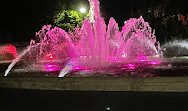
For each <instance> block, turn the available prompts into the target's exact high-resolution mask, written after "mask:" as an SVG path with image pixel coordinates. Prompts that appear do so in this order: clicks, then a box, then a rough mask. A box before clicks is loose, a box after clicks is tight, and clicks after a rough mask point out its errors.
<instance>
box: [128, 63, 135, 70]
mask: <svg viewBox="0 0 188 111" xmlns="http://www.w3.org/2000/svg"><path fill="white" fill-rule="evenodd" d="M127 66H128V68H129V69H135V68H136V66H135V65H134V64H128V65H127Z"/></svg>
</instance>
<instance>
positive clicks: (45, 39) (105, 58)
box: [5, 0, 162, 76]
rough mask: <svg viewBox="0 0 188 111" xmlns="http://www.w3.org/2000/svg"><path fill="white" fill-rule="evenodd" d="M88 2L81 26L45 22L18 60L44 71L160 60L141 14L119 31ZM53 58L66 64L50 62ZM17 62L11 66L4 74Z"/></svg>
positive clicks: (96, 4)
mask: <svg viewBox="0 0 188 111" xmlns="http://www.w3.org/2000/svg"><path fill="white" fill-rule="evenodd" d="M89 3H90V15H89V18H88V19H85V20H84V21H83V23H82V27H81V28H80V27H76V28H75V29H74V30H73V31H68V32H66V31H65V30H63V29H61V28H58V27H54V28H52V26H51V25H47V26H46V25H45V26H43V27H42V29H41V30H40V31H39V32H38V33H36V36H37V40H36V41H34V40H32V41H31V44H30V47H29V48H28V49H26V50H25V51H24V52H23V54H21V56H19V59H20V58H23V59H25V60H26V61H29V63H28V64H38V65H42V67H43V66H44V68H42V69H44V70H45V71H55V70H59V71H60V70H61V71H60V72H66V73H68V72H70V71H71V70H85V71H89V72H95V73H96V72H103V71H104V72H106V71H107V70H109V67H112V66H113V67H116V66H118V65H120V66H121V67H120V69H122V68H124V67H122V66H125V67H126V70H134V69H136V68H137V67H140V66H147V65H149V66H152V65H157V64H159V63H160V62H161V57H162V52H161V48H160V44H159V42H158V41H157V40H156V37H155V31H152V28H151V27H150V26H149V24H148V22H145V21H144V19H143V18H142V17H140V18H138V19H137V18H130V19H129V20H127V21H126V22H125V24H124V26H123V27H122V30H121V31H120V30H119V27H118V24H117V23H116V21H115V20H114V18H110V20H109V23H108V25H106V24H105V21H104V18H102V17H101V15H100V10H99V1H98V0H89ZM49 55H50V56H49ZM54 61H55V62H57V61H59V62H60V63H67V65H66V64H64V65H62V66H54V65H51V64H50V63H54ZM16 62H17V61H15V62H13V63H12V65H10V66H11V67H9V68H8V69H7V71H6V74H5V76H6V75H7V74H8V73H9V71H10V70H11V69H12V67H13V66H14V65H15V64H16ZM66 68H68V69H69V70H66ZM113 70H114V71H115V69H113ZM63 75H65V74H63Z"/></svg>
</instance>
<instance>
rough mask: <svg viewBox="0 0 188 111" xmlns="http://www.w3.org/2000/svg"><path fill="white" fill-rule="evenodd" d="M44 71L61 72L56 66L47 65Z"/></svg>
mask: <svg viewBox="0 0 188 111" xmlns="http://www.w3.org/2000/svg"><path fill="white" fill-rule="evenodd" d="M44 70H45V71H57V70H59V69H58V67H57V66H56V65H52V64H45V66H44Z"/></svg>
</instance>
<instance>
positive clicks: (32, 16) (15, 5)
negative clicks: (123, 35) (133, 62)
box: [0, 0, 185, 41]
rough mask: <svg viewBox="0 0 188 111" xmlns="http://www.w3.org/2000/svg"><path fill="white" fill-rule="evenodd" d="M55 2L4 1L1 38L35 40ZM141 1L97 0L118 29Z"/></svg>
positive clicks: (78, 0) (79, 0)
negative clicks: (9, 35)
mask: <svg viewBox="0 0 188 111" xmlns="http://www.w3.org/2000/svg"><path fill="white" fill-rule="evenodd" d="M57 1H61V0H15V1H13V2H12V1H9V0H7V1H3V3H1V15H2V16H1V31H0V33H1V36H3V34H2V33H11V34H12V36H13V40H15V41H21V40H23V41H29V40H30V39H31V38H34V37H35V32H36V31H39V30H40V28H41V27H42V26H43V25H45V24H47V18H48V16H49V15H52V14H53V13H54V11H55V10H56V8H57ZM62 1H66V3H67V4H71V3H73V4H77V3H78V4H82V3H85V4H89V3H88V1H87V0H62ZM131 1H132V2H131ZM142 1H147V0H100V2H101V12H102V16H103V17H104V18H105V20H106V21H108V20H109V18H110V17H111V16H112V17H114V18H115V19H116V21H117V22H118V23H119V24H120V25H121V24H123V21H124V20H127V19H128V18H130V10H131V9H138V8H139V7H141V6H143V3H144V2H142ZM149 1H150V0H148V2H149ZM178 3H179V4H178V5H179V6H182V5H185V3H183V2H178ZM145 4H147V2H146V3H145ZM78 6H79V5H78ZM88 8H89V7H88Z"/></svg>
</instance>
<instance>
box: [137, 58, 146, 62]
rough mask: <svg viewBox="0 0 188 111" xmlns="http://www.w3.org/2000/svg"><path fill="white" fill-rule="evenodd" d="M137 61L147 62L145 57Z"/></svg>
mask: <svg viewBox="0 0 188 111" xmlns="http://www.w3.org/2000/svg"><path fill="white" fill-rule="evenodd" d="M138 61H141V62H144V61H147V59H146V58H145V57H140V58H139V59H138Z"/></svg>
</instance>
